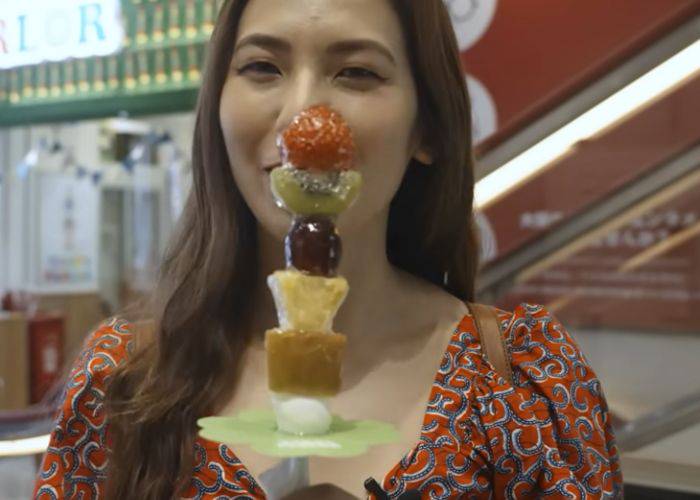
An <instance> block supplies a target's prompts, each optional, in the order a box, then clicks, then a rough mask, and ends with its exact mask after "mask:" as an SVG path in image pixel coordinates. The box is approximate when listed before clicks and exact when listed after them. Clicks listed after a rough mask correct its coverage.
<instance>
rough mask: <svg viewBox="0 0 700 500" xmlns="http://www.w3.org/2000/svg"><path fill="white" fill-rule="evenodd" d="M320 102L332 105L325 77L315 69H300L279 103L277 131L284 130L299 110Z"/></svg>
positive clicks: (290, 81) (277, 132) (289, 82)
mask: <svg viewBox="0 0 700 500" xmlns="http://www.w3.org/2000/svg"><path fill="white" fill-rule="evenodd" d="M318 104H326V105H330V102H329V96H328V92H327V90H326V88H325V85H324V83H323V79H322V78H320V77H319V76H318V75H316V74H314V72H313V71H311V70H307V71H300V72H299V74H297V75H296V76H295V77H294V78H292V79H290V80H289V81H288V84H287V90H286V92H284V94H283V96H282V102H281V103H280V104H279V113H278V115H277V123H276V125H275V133H276V134H279V133H280V132H282V131H283V130H284V129H285V128H286V127H287V126H288V125H289V124H290V123H291V121H292V120H293V119H294V117H295V116H296V115H297V114H299V112H301V111H303V110H305V109H307V108H309V107H311V106H314V105H318Z"/></svg>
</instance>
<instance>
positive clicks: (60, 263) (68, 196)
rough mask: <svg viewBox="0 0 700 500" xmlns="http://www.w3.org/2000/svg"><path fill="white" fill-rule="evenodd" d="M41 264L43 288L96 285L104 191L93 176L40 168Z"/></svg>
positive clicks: (81, 288) (40, 285)
mask: <svg viewBox="0 0 700 500" xmlns="http://www.w3.org/2000/svg"><path fill="white" fill-rule="evenodd" d="M35 186H36V191H35V192H36V193H37V195H38V197H37V198H36V199H35V207H36V209H37V216H38V231H37V232H36V233H35V234H36V235H37V238H38V242H37V245H36V246H35V248H36V249H38V252H37V253H38V255H37V258H38V263H39V264H38V266H37V271H36V273H35V275H34V276H35V280H34V281H35V284H36V286H37V287H38V288H39V289H40V290H41V291H46V292H50V291H56V292H71V291H90V290H95V289H96V288H97V286H98V284H97V264H98V250H99V242H98V218H99V213H100V210H99V209H100V206H99V201H100V195H99V193H100V191H99V189H97V188H96V187H95V185H94V184H93V182H92V181H91V180H90V178H89V177H83V178H77V177H76V176H75V175H67V174H66V173H61V172H38V173H37V177H36V184H35Z"/></svg>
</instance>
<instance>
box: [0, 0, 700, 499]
mask: <svg viewBox="0 0 700 500" xmlns="http://www.w3.org/2000/svg"><path fill="white" fill-rule="evenodd" d="M445 3H446V4H447V6H448V7H449V9H450V13H451V15H452V20H453V24H454V27H455V31H456V33H457V36H458V40H459V44H460V49H461V51H462V60H463V66H464V78H465V81H466V83H467V85H468V87H469V90H470V93H471V99H472V102H473V118H474V124H475V126H474V137H473V138H474V141H475V144H476V157H477V178H478V179H479V182H478V184H477V188H476V204H477V209H478V213H477V220H478V225H479V229H480V233H481V242H482V243H481V258H482V261H483V268H482V273H481V277H480V280H479V282H478V299H479V301H481V302H488V303H493V304H495V305H497V306H499V307H501V308H503V309H512V308H514V307H515V306H516V305H518V304H519V303H521V302H529V303H539V304H543V305H545V306H546V307H547V308H549V310H550V311H552V312H553V313H554V314H555V315H556V316H557V317H558V318H559V319H560V320H561V321H562V322H563V324H564V325H565V326H566V327H567V328H568V329H569V331H570V332H571V333H572V335H573V336H574V337H575V339H576V340H577V341H578V343H579V344H580V346H581V347H582V349H583V351H584V353H585V354H586V357H587V358H588V360H589V362H590V363H591V365H592V366H593V368H594V369H595V370H596V372H597V374H598V376H599V378H600V379H601V380H602V382H603V386H604V389H605V393H606V396H607V398H608V402H609V404H610V406H611V411H612V413H613V414H614V420H615V423H616V429H617V437H618V445H619V447H620V449H621V450H622V453H623V455H622V459H623V474H624V477H625V483H626V491H627V497H628V498H695V497H697V496H698V494H700V452H698V450H699V449H700V375H699V374H698V371H696V370H699V367H700V363H699V362H698V358H699V355H700V41H699V39H700V1H699V0H617V1H616V2H614V3H611V2H608V1H604V0H588V1H586V2H581V1H574V0H528V1H522V0H445ZM222 4H223V1H221V0H169V1H168V0H157V1H148V0H121V1H120V0H51V1H47V0H22V1H21V2H17V1H6V0H0V296H1V297H2V312H0V498H2V499H14V498H28V497H29V496H31V487H32V483H33V478H34V474H35V471H36V466H37V460H38V457H39V456H40V454H41V453H42V451H43V449H44V448H45V447H46V445H47V442H48V436H47V433H48V432H49V431H50V428H51V419H52V417H53V411H54V410H53V408H54V406H53V405H54V404H55V401H56V398H57V397H58V395H59V392H60V387H58V386H57V384H56V381H57V380H58V378H59V377H60V376H61V374H62V370H63V369H64V367H65V365H66V364H69V363H70V362H72V360H73V357H74V356H75V354H76V352H77V351H78V350H79V349H80V345H81V342H82V340H83V338H84V337H85V335H86V334H87V333H88V332H89V331H90V329H91V328H92V327H94V326H95V325H96V324H97V323H98V322H100V321H101V320H103V319H105V318H107V317H108V316H110V315H111V314H113V313H114V312H115V311H117V310H118V309H119V308H121V307H123V306H124V305H126V304H128V303H130V302H132V301H133V300H135V299H138V298H139V297H140V296H142V295H143V294H144V293H145V292H147V291H148V290H149V289H150V287H151V286H152V285H153V279H154V276H155V271H156V268H157V263H158V260H159V257H160V255H161V254H162V251H163V248H164V245H165V243H166V241H167V239H168V237H169V234H170V232H171V230H172V228H173V225H174V223H175V222H176V220H177V218H178V216H179V214H180V211H181V208H182V205H183V201H184V199H185V198H186V196H187V193H188V190H189V185H190V177H189V175H190V174H189V154H190V146H191V139H192V131H193V128H194V116H193V109H194V105H195V102H196V98H197V90H198V88H199V85H200V78H201V69H202V67H203V62H204V60H205V57H206V51H207V42H208V39H209V36H210V34H211V31H212V28H213V24H214V22H215V19H216V16H217V14H218V11H219V9H220V8H221V6H222ZM699 371H700V370H699Z"/></svg>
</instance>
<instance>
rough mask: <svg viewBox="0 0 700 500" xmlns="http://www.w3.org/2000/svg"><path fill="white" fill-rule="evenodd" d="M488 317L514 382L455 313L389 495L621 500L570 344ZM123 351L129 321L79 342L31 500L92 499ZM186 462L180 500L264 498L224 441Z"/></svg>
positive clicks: (583, 367)
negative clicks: (109, 396) (412, 441)
mask: <svg viewBox="0 0 700 500" xmlns="http://www.w3.org/2000/svg"><path fill="white" fill-rule="evenodd" d="M497 313H498V316H499V320H500V325H501V333H502V334H503V336H504V338H505V339H506V341H507V343H508V344H509V346H510V348H511V352H512V366H513V373H514V378H515V385H514V386H512V385H511V384H510V383H509V382H507V381H505V380H504V379H503V378H501V377H500V376H499V375H498V374H497V373H496V372H495V370H494V368H493V366H492V365H491V364H490V363H489V362H488V361H487V360H486V359H485V358H484V357H483V356H482V352H481V346H480V344H479V334H478V331H477V328H476V325H475V323H474V321H473V318H472V317H471V316H469V315H467V316H464V318H463V319H462V320H461V321H460V323H459V325H458V326H457V328H456V329H455V331H454V332H453V333H452V337H451V341H450V343H449V345H448V347H447V349H446V351H445V353H444V355H443V359H442V363H441V366H440V369H439V370H438V373H437V374H436V376H435V382H434V384H433V388H432V393H431V396H430V401H429V402H428V405H427V410H426V414H425V418H424V421H423V429H422V434H421V439H420V442H419V443H418V444H417V445H416V446H415V447H414V448H413V449H412V450H410V451H409V452H408V453H406V455H404V457H403V458H402V459H401V460H400V461H399V463H398V464H397V465H396V466H395V467H394V468H393V469H392V470H390V471H389V472H388V473H387V474H386V476H385V477H384V479H383V485H382V486H383V488H384V490H385V491H386V492H387V495H388V496H389V498H398V497H399V496H400V495H401V494H402V493H403V492H405V491H407V490H409V489H418V490H420V492H421V496H422V497H423V498H433V499H438V498H440V499H453V498H466V499H487V498H499V499H500V498H505V499H524V498H554V499H559V498H562V499H563V498H571V499H578V498H586V499H592V498H596V499H597V498H606V499H607V498H611V499H612V498H621V497H622V474H621V471H620V462H619V456H618V452H617V448H616V446H615V438H614V435H613V430H612V427H611V423H610V416H609V413H608V407H607V403H606V400H605V397H604V395H603V391H602V388H601V384H600V381H599V380H598V379H597V377H596V375H595V373H594V372H593V370H592V369H591V367H590V365H589V364H588V362H587V361H586V359H585V357H584V355H583V354H582V353H581V351H580V349H579V348H578V346H577V344H576V343H575V341H574V340H573V339H572V338H571V336H570V335H569V334H568V333H567V331H566V330H565V329H564V327H563V326H562V325H561V324H560V323H559V322H558V321H557V320H556V319H555V318H554V317H553V316H551V315H550V314H549V313H548V312H547V311H546V310H545V309H544V308H542V307H541V306H534V305H529V304H522V305H520V306H518V308H516V310H515V311H514V312H511V313H509V312H505V311H500V310H497ZM131 344H132V334H131V333H130V331H129V325H128V323H126V322H124V321H120V320H116V319H112V320H109V321H107V322H106V323H104V324H103V325H102V326H101V327H100V328H99V329H98V330H97V331H96V332H94V333H93V334H92V335H91V336H90V337H89V338H88V340H87V342H86V346H85V349H84V351H83V352H82V354H81V356H80V357H79V359H78V360H77V361H76V363H75V366H74V367H73V370H72V372H71V375H70V379H69V383H68V384H67V387H66V390H65V395H64V398H63V405H62V407H61V409H60V411H59V413H58V416H57V419H56V425H55V428H54V430H53V432H52V434H51V441H50V444H49V448H48V450H47V452H46V455H45V456H44V459H43V462H42V464H41V469H40V471H39V475H38V477H37V484H36V488H35V497H36V498H38V499H50V498H99V497H100V493H101V492H102V491H103V488H104V480H105V470H106V469H105V466H106V452H105V450H106V446H107V443H108V439H109V438H108V435H107V430H108V429H107V426H106V424H105V415H104V408H103V397H104V388H105V383H106V382H107V381H108V379H109V374H110V372H111V371H112V370H113V369H114V367H115V366H117V364H119V363H120V362H121V361H122V360H124V359H125V358H126V356H128V354H129V352H130V350H131V348H132V345H131ZM194 463H195V465H194V469H193V471H192V480H191V482H190V486H189V489H188V491H187V492H186V493H185V497H186V498H192V499H215V498H216V499H223V498H238V499H253V500H255V499H263V498H265V493H264V491H263V490H262V489H261V487H260V485H259V484H258V483H257V482H256V480H255V478H253V477H252V475H251V474H250V473H249V472H248V471H247V470H246V468H245V466H244V465H243V464H242V463H241V462H240V460H238V458H237V457H236V455H235V454H234V453H233V452H232V451H231V450H230V449H229V448H228V447H227V446H226V445H223V444H220V443H215V442H212V441H207V440H205V439H202V438H197V440H196V443H195V462H194ZM338 466H339V467H342V462H341V461H339V462H338ZM369 498H374V497H373V496H372V495H370V496H369Z"/></svg>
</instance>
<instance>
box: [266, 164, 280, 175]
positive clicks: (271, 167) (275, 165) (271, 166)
mask: <svg viewBox="0 0 700 500" xmlns="http://www.w3.org/2000/svg"><path fill="white" fill-rule="evenodd" d="M280 165H282V164H281V163H275V164H273V165H268V166H267V167H264V168H263V170H264V171H265V172H266V173H268V174H269V173H270V172H272V170H273V169H275V168H277V167H279V166H280Z"/></svg>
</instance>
